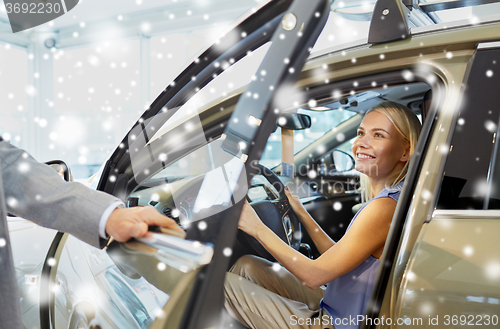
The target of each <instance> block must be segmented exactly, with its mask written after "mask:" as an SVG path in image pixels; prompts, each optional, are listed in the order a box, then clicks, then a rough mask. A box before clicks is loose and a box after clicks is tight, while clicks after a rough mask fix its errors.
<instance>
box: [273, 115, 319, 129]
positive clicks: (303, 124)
mask: <svg viewBox="0 0 500 329" xmlns="http://www.w3.org/2000/svg"><path fill="white" fill-rule="evenodd" d="M277 124H278V126H279V127H281V128H284V129H290V130H303V129H307V128H310V127H311V117H310V116H308V115H307V114H301V113H286V112H285V113H282V114H281V115H280V116H279V118H278V123H277Z"/></svg>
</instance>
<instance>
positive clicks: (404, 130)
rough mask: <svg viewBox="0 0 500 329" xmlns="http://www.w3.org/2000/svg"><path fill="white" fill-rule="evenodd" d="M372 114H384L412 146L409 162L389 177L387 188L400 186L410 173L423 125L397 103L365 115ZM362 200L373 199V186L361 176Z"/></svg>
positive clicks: (370, 110) (382, 106)
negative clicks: (409, 168) (411, 162)
mask: <svg viewBox="0 0 500 329" xmlns="http://www.w3.org/2000/svg"><path fill="white" fill-rule="evenodd" d="M370 112H378V113H380V114H383V115H385V116H386V117H387V119H389V121H391V122H392V124H393V125H394V127H395V128H396V130H397V131H398V132H399V133H400V134H401V136H402V137H403V140H404V143H405V144H410V154H409V157H408V161H406V163H405V165H404V167H403V169H401V171H400V172H399V173H398V174H397V175H393V176H391V177H389V178H388V179H387V181H386V183H385V187H386V188H388V187H390V186H393V185H396V184H399V183H401V182H403V181H404V180H405V178H406V174H407V173H408V167H409V166H410V161H411V158H412V157H413V152H414V151H415V146H416V145H417V140H418V136H419V135H420V130H421V129H422V124H421V123H420V120H418V118H417V116H416V115H415V113H413V112H412V111H411V110H410V109H409V108H407V107H406V106H404V105H401V104H399V103H396V102H390V101H386V102H382V103H380V104H377V105H375V106H374V107H372V108H371V109H369V110H368V111H367V112H366V113H365V115H367V114H368V113H370ZM360 183H361V199H362V202H366V201H368V200H370V199H371V198H372V196H371V186H370V182H369V180H368V176H366V175H365V174H361V177H360Z"/></svg>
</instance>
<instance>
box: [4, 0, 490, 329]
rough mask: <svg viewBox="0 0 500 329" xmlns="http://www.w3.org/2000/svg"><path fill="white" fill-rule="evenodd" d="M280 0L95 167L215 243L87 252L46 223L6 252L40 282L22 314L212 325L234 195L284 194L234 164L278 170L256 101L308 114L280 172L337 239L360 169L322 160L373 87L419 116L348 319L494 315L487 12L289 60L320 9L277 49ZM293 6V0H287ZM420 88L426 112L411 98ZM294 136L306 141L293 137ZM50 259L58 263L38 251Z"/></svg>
mask: <svg viewBox="0 0 500 329" xmlns="http://www.w3.org/2000/svg"><path fill="white" fill-rule="evenodd" d="M379 2H380V3H383V4H387V3H389V2H387V1H386V2H384V1H379ZM291 3H292V1H271V2H269V3H267V4H265V5H262V7H261V8H260V9H259V10H258V12H257V13H256V14H254V15H252V16H250V17H248V18H247V19H245V20H244V21H242V22H241V23H240V24H239V25H238V26H237V27H236V28H235V29H234V30H233V31H232V32H229V33H228V34H227V36H226V37H225V38H223V39H221V40H220V42H218V43H217V44H215V45H214V46H212V47H210V48H208V49H207V50H206V51H204V52H203V53H201V54H200V56H198V57H197V59H196V60H194V61H193V63H192V64H191V65H189V66H188V67H187V68H186V70H185V71H184V72H183V73H181V74H180V75H179V76H178V77H177V78H176V79H175V80H174V81H173V82H172V83H171V84H170V85H169V86H168V87H167V88H166V89H165V91H164V92H163V93H162V94H161V95H160V96H158V98H157V99H156V100H155V101H154V102H153V103H152V104H151V106H150V108H149V109H148V110H146V111H145V112H144V114H143V115H142V117H141V118H140V119H139V120H138V121H137V123H136V125H135V126H134V127H133V128H132V129H131V131H130V132H129V134H127V136H126V137H125V138H124V140H123V141H122V143H121V144H120V145H119V146H118V147H117V149H116V151H115V152H114V153H113V155H112V156H111V157H110V159H109V160H108V161H107V163H106V164H104V165H103V167H102V168H101V169H100V171H99V173H98V174H97V176H96V177H95V178H94V180H93V183H92V186H93V187H94V188H97V189H99V190H103V191H105V192H108V193H112V194H114V195H116V196H118V197H120V198H122V199H123V200H124V201H126V202H127V205H128V206H143V205H152V206H155V207H156V208H157V209H158V211H160V212H162V213H164V214H166V215H169V216H171V217H173V218H175V219H178V221H179V223H180V224H181V225H182V226H183V227H184V228H185V229H186V230H187V234H188V240H193V241H199V242H198V244H196V243H197V242H193V243H194V244H193V246H195V245H196V246H198V245H200V242H201V245H202V246H204V247H206V248H207V249H206V250H212V251H213V256H212V255H211V254H210V255H209V256H208V257H202V256H200V255H202V254H201V253H199V254H196V253H194V252H191V251H190V247H189V246H187V247H185V246H182V245H181V244H182V243H181V242H178V243H179V246H175V243H176V241H177V240H175V239H173V240H169V243H170V244H166V245H159V244H158V243H156V244H154V243H153V244H150V245H148V244H144V243H141V242H130V243H125V244H117V243H113V244H111V245H110V246H109V247H108V249H107V250H97V249H95V248H92V247H89V246H87V245H85V244H84V243H82V242H80V241H77V240H76V239H75V238H73V237H71V236H67V235H63V234H62V233H57V234H55V233H44V234H45V235H47V236H46V237H45V238H44V239H41V240H43V241H44V244H43V245H41V246H40V248H39V249H36V250H37V252H36V253H34V254H32V255H31V256H30V257H31V258H32V259H31V260H29V261H24V263H20V262H18V260H19V259H22V257H23V255H22V254H20V255H19V256H16V257H15V258H16V269H17V270H18V275H19V284H20V286H21V294H22V298H24V299H26V300H28V299H29V296H33V294H34V293H36V294H40V299H39V300H36V298H35V299H34V300H32V302H31V303H26V304H22V308H23V322H24V323H25V325H26V327H32V326H37V324H38V323H40V327H42V328H49V327H50V325H51V324H52V326H53V327H55V328H80V327H85V328H87V327H89V326H92V325H93V326H95V327H98V328H103V329H104V328H116V327H118V328H146V327H150V328H208V327H211V326H212V327H221V328H222V327H223V326H224V323H225V322H224V321H226V320H225V319H224V317H222V316H221V314H222V309H223V282H224V273H225V271H226V270H227V269H228V267H229V266H230V264H232V263H233V262H234V261H235V260H236V258H237V257H239V256H241V255H242V254H245V253H252V252H253V253H255V252H256V251H255V250H252V248H251V246H253V245H252V243H251V242H250V240H249V239H248V238H247V237H245V236H243V234H242V233H241V232H239V233H238V231H237V218H238V217H239V212H240V211H241V202H240V201H241V200H243V199H244V198H245V196H246V195H247V192H248V191H250V192H249V193H248V195H249V196H250V199H251V201H253V203H254V205H255V204H257V203H259V202H261V201H269V204H278V203H279V197H280V191H279V188H277V187H276V186H274V185H273V184H271V182H270V181H268V180H266V179H262V177H260V178H259V176H258V175H257V176H253V174H251V175H249V176H251V177H252V176H253V178H252V179H249V180H247V176H246V174H245V170H249V168H250V167H251V164H252V163H255V161H258V160H259V159H261V163H262V164H265V165H266V166H267V167H270V168H272V170H273V171H274V172H275V173H283V171H284V169H283V166H281V165H280V162H281V161H278V162H276V158H277V156H278V155H277V153H276V150H275V149H276V148H277V147H278V146H280V145H284V144H283V143H280V141H279V136H280V134H282V132H283V130H281V129H280V128H278V129H279V130H277V131H276V132H274V133H273V129H275V127H276V120H277V118H278V116H279V113H273V112H274V111H270V110H268V111H267V112H266V111H264V109H274V108H279V110H280V111H285V112H298V113H305V114H309V115H310V116H311V117H312V125H311V128H310V129H308V130H305V131H304V132H297V133H296V136H299V135H302V137H301V138H296V139H295V141H296V147H297V149H298V150H297V149H296V150H295V152H293V153H294V154H295V157H294V175H293V176H294V177H293V178H292V177H280V179H281V182H282V183H283V184H286V185H287V186H290V187H291V189H292V191H293V193H294V194H297V195H299V197H300V198H301V200H302V202H303V203H304V204H305V206H306V209H308V211H309V212H310V213H311V215H312V216H313V217H314V218H315V219H316V220H317V221H318V222H319V223H320V224H321V225H322V227H323V228H324V230H325V231H326V232H328V233H329V234H330V235H331V236H332V237H333V238H334V239H336V240H337V239H339V238H341V237H342V234H343V232H344V231H345V229H346V227H347V225H348V223H349V221H350V219H351V218H352V215H353V212H352V207H354V206H355V205H356V204H358V203H359V202H360V198H359V191H358V189H357V187H358V186H359V184H358V176H357V175H356V173H354V172H352V171H345V172H341V171H340V170H338V168H335V166H334V165H335V159H334V158H333V156H332V150H334V149H341V150H344V151H348V150H349V146H350V142H349V141H350V140H351V139H352V138H354V136H355V132H356V128H357V126H358V125H359V123H360V122H361V118H362V115H363V113H364V112H365V111H366V110H368V109H369V108H370V107H371V106H373V105H375V104H377V103H378V102H381V101H383V100H393V101H397V102H400V103H403V104H404V105H408V106H409V107H410V108H411V109H412V110H413V111H415V112H416V113H417V114H419V115H421V117H422V121H423V130H422V134H421V137H420V139H419V142H418V145H417V148H416V153H415V157H414V159H413V161H412V163H411V166H410V169H409V173H408V177H407V179H406V181H405V184H404V188H403V192H402V195H401V198H400V201H399V203H398V206H397V209H396V212H395V215H394V219H393V223H392V226H391V230H390V232H389V236H388V239H387V242H386V247H385V250H384V253H383V256H382V262H381V264H384V265H383V266H381V268H380V270H379V274H378V278H377V282H376V284H375V289H374V293H373V295H372V298H371V302H370V306H369V309H368V312H367V314H366V315H365V316H364V318H363V319H362V320H360V322H359V323H358V324H359V325H360V326H363V327H365V328H369V327H370V328H371V327H391V328H397V327H402V326H404V327H408V326H409V327H415V328H417V327H421V326H436V325H437V326H439V327H442V326H448V325H449V326H462V327H466V326H467V325H472V324H478V325H479V324H482V325H489V326H496V325H497V324H498V316H499V314H500V274H499V273H500V242H499V240H498V237H497V236H498V232H500V213H499V212H498V210H496V209H498V200H500V197H499V196H498V194H499V193H500V192H498V191H500V190H499V189H498V187H497V186H498V185H499V184H500V181H499V178H498V170H499V169H498V168H499V166H498V163H497V161H498V160H497V153H498V152H497V148H498V143H497V138H496V136H497V134H498V129H499V128H498V127H499V126H500V125H499V118H500V113H499V111H500V94H499V93H498V87H499V86H500V74H498V70H495V68H496V67H498V65H500V43H499V41H500V16H496V17H495V18H489V19H487V20H484V21H479V22H474V23H470V22H462V23H457V24H456V25H455V26H444V24H441V25H433V26H423V27H415V28H412V30H411V35H407V36H405V37H404V39H402V40H386V41H377V42H373V43H366V42H365V43H360V44H356V45H351V46H349V47H342V48H339V49H326V50H324V51H322V52H321V53H319V54H313V55H311V56H310V57H309V58H308V59H307V62H306V63H305V65H304V66H303V68H302V70H299V69H298V67H302V62H304V61H305V60H306V58H307V57H308V51H305V50H307V47H309V46H312V44H313V43H314V40H315V38H316V37H317V35H318V34H319V32H320V31H321V29H322V24H324V22H325V21H326V16H327V12H328V9H325V8H327V7H325V4H326V2H324V1H323V2H322V1H311V2H310V4H308V5H307V6H308V7H312V8H313V9H309V11H310V17H306V18H303V17H298V19H299V21H300V19H305V20H306V23H307V24H310V26H308V25H307V24H306V25H305V26H306V27H305V28H304V34H305V35H306V36H308V37H309V36H310V37H311V39H313V38H314V40H306V41H304V40H300V37H301V36H302V35H301V36H299V37H297V38H296V39H293V40H294V41H293V42H296V43H295V44H294V43H293V42H292V41H290V44H289V48H287V47H285V46H283V47H279V46H278V45H275V44H274V43H277V41H276V40H279V39H280V33H287V32H290V30H287V29H285V28H283V27H282V24H281V22H282V20H284V19H286V17H287V16H283V13H284V12H285V11H286V10H289V12H291V13H293V8H299V7H292V9H288V8H289V6H290V5H291ZM394 3H395V2H394ZM312 4H313V5H314V6H316V7H314V6H313V5H312ZM299 5H302V6H304V3H303V2H302V3H301V1H296V2H295V3H293V4H292V6H299ZM390 5H393V3H392V2H391V4H390ZM400 6H402V5H401V4H400ZM301 8H302V7H301ZM318 8H319V9H318ZM315 9H318V11H317V12H318V15H317V16H316V15H315V11H314V10H315ZM320 9H321V10H320ZM379 9H380V8H377V6H376V7H375V9H374V13H377V10H379ZM382 9H384V8H382ZM413 9H414V10H415V11H417V8H413ZM311 10H312V11H311ZM306 11H307V10H305V9H304V12H306ZM374 15H375V14H374ZM299 16H300V15H299ZM283 17H285V18H283ZM288 18H289V16H288ZM315 19H316V20H317V21H314V20H315ZM285 23H286V21H285ZM285 23H284V24H283V26H284V27H286V26H287V25H286V24H285ZM292 25H293V24H292ZM282 28H283V30H280V29H282ZM383 28H386V29H389V28H390V26H389V27H387V26H386V27H383ZM275 30H278V32H275ZM284 31H285V32H284ZM292 31H293V28H292ZM274 32H275V36H274V38H275V39H273V44H270V43H269V40H270V38H271V36H272V35H273V33H274ZM288 37H289V35H287V38H288ZM290 38H293V36H291V37H290ZM301 42H302V43H301ZM304 44H306V45H307V47H306V48H305V50H304V49H303V48H301V46H303V45H304ZM289 56H290V57H289ZM287 60H288V63H287ZM290 62H292V63H290ZM292 64H296V65H297V66H295V67H292V66H291V65H292ZM280 70H281V71H280ZM256 72H257V73H256ZM272 72H281V74H282V75H281V76H278V75H277V74H275V75H272V74H271V73H272ZM267 78H269V79H271V80H266V79H267ZM272 79H275V80H272ZM269 81H275V82H276V84H271V86H270V85H269ZM230 84H231V85H230ZM229 85H230V86H229ZM270 87H271V88H270ZM212 90H214V92H212ZM275 90H276V92H275ZM430 90H431V91H432V98H431V101H430V106H429V107H428V108H429V110H428V112H427V113H426V112H425V111H424V113H423V114H422V106H424V107H426V106H425V105H422V104H423V103H424V97H425V95H426V94H427V95H428V93H427V92H428V91H430ZM271 100H272V101H271ZM249 102H254V103H249ZM260 102H262V103H260ZM249 104H254V105H255V106H254V107H252V106H249ZM262 104H264V105H262ZM257 105H258V106H257ZM271 105H272V107H271ZM249 116H252V117H253V119H255V121H254V122H258V123H259V124H254V126H253V128H252V129H254V130H248V131H247V130H242V129H241V126H239V125H238V123H241V122H242V120H240V119H241V118H249ZM259 120H260V121H259ZM321 126H322V127H323V128H322V129H320V128H317V127H321ZM325 126H326V128H325ZM276 136H278V137H276ZM304 138H309V139H308V140H307V142H304V143H302V144H301V142H302V141H304ZM240 143H243V144H240ZM234 145H238V146H239V149H237V150H236V152H233V151H234V150H235V148H234ZM283 147H284V146H283ZM228 150H229V152H228ZM231 150H232V151H231ZM289 151H290V150H289ZM231 152H232V153H231ZM266 152H267V153H266ZM278 160H279V159H278ZM245 161H246V162H245ZM252 161H254V162H252ZM245 163H246V165H245ZM332 169H333V170H332ZM336 169H337V170H336ZM347 169H349V168H347ZM278 187H279V186H278ZM282 218H285V217H284V215H283V217H282ZM284 224H285V228H284V230H285V234H289V235H287V236H288V241H289V242H290V243H291V244H292V242H291V239H292V238H294V239H295V242H297V243H300V242H302V243H303V242H309V243H310V244H312V243H311V241H310V239H308V237H307V235H306V234H305V233H304V234H303V236H302V237H301V236H298V237H294V236H293V234H294V233H296V232H298V231H299V228H298V226H297V224H289V223H288V224H286V223H284ZM9 225H10V227H11V236H12V240H13V241H14V242H13V247H14V250H16V248H19V249H21V247H19V246H20V245H21V244H20V243H19V244H16V240H17V241H19V240H20V239H22V237H21V236H20V234H19V237H17V235H16V228H17V227H18V226H23V225H25V226H26V225H28V224H26V223H25V222H22V221H16V220H13V221H11V222H10V223H9ZM294 225H295V226H294ZM36 230H43V229H40V228H37V229H36ZM20 232H21V231H20ZM54 234H55V238H54V240H53V242H48V243H47V241H49V239H51V238H52V236H54ZM301 238H302V239H301ZM295 247H298V245H296V246H295ZM194 249H195V247H193V250H194ZM47 250H48V251H49V252H48V253H47V252H46V251H47ZM15 252H16V251H15ZM258 252H259V251H257V253H258ZM312 253H313V255H317V251H315V250H314V249H313V250H312ZM203 255H205V256H206V254H203ZM51 259H55V261H56V262H55V263H56V264H57V265H56V266H53V265H54V264H52V265H51V266H47V265H46V264H47V263H48V262H49V261H50V260H51ZM44 271H46V272H44ZM42 273H46V275H45V276H44V275H43V274H42ZM38 311H39V312H38ZM37 314H40V316H39V317H38V316H37ZM221 319H222V320H221ZM384 319H385V322H384ZM389 320H390V323H389V322H388V321H389Z"/></svg>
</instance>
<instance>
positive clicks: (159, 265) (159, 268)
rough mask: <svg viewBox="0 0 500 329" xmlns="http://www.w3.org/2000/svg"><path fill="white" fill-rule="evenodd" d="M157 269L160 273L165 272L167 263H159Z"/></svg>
mask: <svg viewBox="0 0 500 329" xmlns="http://www.w3.org/2000/svg"><path fill="white" fill-rule="evenodd" d="M156 267H157V268H158V271H165V270H166V269H167V265H166V264H165V263H162V262H160V263H158V265H156Z"/></svg>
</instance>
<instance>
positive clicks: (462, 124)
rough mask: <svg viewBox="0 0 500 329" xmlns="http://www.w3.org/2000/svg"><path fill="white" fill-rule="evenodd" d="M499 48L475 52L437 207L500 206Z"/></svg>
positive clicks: (487, 207) (470, 207)
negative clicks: (499, 133) (499, 151)
mask: <svg viewBox="0 0 500 329" xmlns="http://www.w3.org/2000/svg"><path fill="white" fill-rule="evenodd" d="M499 56H500V49H484V50H480V51H477V53H476V55H475V56H474V57H473V58H474V62H473V63H472V66H471V68H470V74H469V77H468V81H467V82H466V86H465V88H464V89H465V93H464V97H463V100H462V102H461V108H460V109H459V117H458V120H457V124H456V127H455V131H454V134H453V138H452V142H451V146H450V148H449V150H443V151H449V155H448V159H447V160H446V166H445V169H444V177H443V182H442V186H441V192H440V196H439V201H438V205H437V208H440V209H493V208H495V209H500V193H499V192H500V175H498V173H499V172H500V171H499V165H500V164H499V157H498V155H497V154H498V136H497V135H498V123H499V118H500V97H499V95H498V91H497V86H498V85H499V84H500V76H499V75H496V74H493V72H494V69H495V67H496V66H497V65H498V64H497V61H498V58H499Z"/></svg>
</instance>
